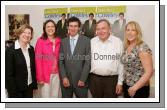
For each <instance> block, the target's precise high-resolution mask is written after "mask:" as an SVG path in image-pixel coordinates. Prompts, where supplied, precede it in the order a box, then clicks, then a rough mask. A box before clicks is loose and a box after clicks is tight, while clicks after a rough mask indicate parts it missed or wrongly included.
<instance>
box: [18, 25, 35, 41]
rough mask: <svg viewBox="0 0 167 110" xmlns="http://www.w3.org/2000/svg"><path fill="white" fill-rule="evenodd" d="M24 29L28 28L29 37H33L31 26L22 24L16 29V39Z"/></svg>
mask: <svg viewBox="0 0 167 110" xmlns="http://www.w3.org/2000/svg"><path fill="white" fill-rule="evenodd" d="M25 29H30V30H31V39H32V38H33V28H32V27H31V26H30V25H28V24H24V25H22V26H20V27H19V29H17V31H16V34H17V39H19V37H20V35H21V34H22V33H23V32H24V31H25Z"/></svg>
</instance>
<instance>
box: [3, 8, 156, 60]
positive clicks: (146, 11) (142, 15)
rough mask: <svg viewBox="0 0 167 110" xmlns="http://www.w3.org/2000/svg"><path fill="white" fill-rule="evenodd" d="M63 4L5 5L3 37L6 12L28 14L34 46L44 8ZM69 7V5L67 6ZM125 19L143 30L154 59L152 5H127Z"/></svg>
mask: <svg viewBox="0 0 167 110" xmlns="http://www.w3.org/2000/svg"><path fill="white" fill-rule="evenodd" d="M57 7H64V6H44V5H39V6H37V5H36V6H30V5H18V6H16V5H13V6H12V5H10V6H6V7H5V19H6V20H5V36H6V37H5V39H6V40H8V39H9V37H8V36H9V29H8V14H29V15H30V25H31V26H32V27H33V28H34V38H33V40H32V41H31V44H32V45H33V46H35V43H36V40H37V38H38V37H39V36H40V35H41V34H42V27H43V19H44V9H45V8H57ZM67 7H71V6H67ZM126 18H127V21H130V20H135V21H137V22H138V23H139V24H140V26H141V28H142V30H143V39H144V41H145V42H146V43H147V44H148V45H149V46H150V48H151V49H152V51H153V60H154V59H155V55H154V54H155V37H158V36H155V9H154V6H147V5H145V6H141V5H140V6H139V5H136V6H134V5H130V6H127V13H126Z"/></svg>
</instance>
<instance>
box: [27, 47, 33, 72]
mask: <svg viewBox="0 0 167 110" xmlns="http://www.w3.org/2000/svg"><path fill="white" fill-rule="evenodd" d="M32 51H33V50H32V49H31V47H30V48H29V49H28V53H29V56H30V67H31V69H32V63H33V62H34V61H33V56H32V55H33V52H32ZM31 74H32V73H31Z"/></svg>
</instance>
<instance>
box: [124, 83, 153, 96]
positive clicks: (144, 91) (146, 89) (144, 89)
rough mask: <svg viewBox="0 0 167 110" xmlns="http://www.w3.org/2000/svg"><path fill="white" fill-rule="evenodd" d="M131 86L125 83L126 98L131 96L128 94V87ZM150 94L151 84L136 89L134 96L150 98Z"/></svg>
mask: <svg viewBox="0 0 167 110" xmlns="http://www.w3.org/2000/svg"><path fill="white" fill-rule="evenodd" d="M129 87H130V86H128V85H126V84H125V83H124V84H123V91H124V97H125V98H131V97H130V96H129V94H128V89H129ZM149 95H150V86H144V87H142V88H140V89H139V90H137V91H136V94H135V95H134V96H133V98H148V97H149Z"/></svg>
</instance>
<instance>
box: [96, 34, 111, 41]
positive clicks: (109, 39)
mask: <svg viewBox="0 0 167 110" xmlns="http://www.w3.org/2000/svg"><path fill="white" fill-rule="evenodd" d="M97 38H98V40H99V41H101V40H100V38H99V36H97ZM106 41H110V42H112V35H111V34H110V36H109V38H108V39H107V40H106Z"/></svg>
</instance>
